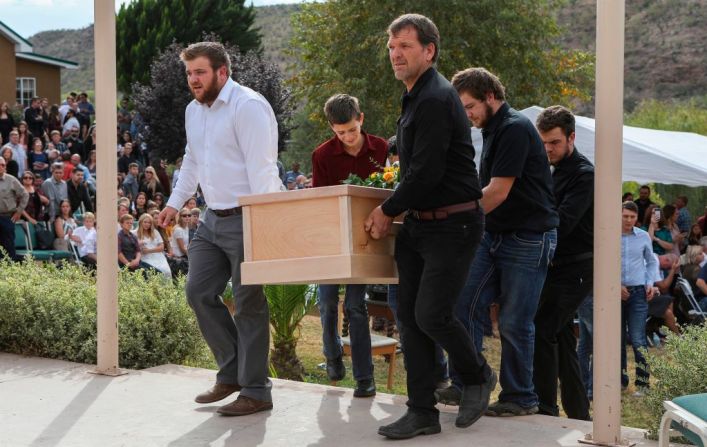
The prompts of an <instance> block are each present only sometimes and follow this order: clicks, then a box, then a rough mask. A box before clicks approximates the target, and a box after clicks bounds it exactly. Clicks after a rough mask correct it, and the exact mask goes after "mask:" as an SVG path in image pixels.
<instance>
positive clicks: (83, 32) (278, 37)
mask: <svg viewBox="0 0 707 447" xmlns="http://www.w3.org/2000/svg"><path fill="white" fill-rule="evenodd" d="M298 9H299V5H276V6H264V7H258V8H256V11H257V15H256V23H255V24H256V26H257V27H259V28H260V30H261V33H262V36H263V47H264V51H265V54H266V55H267V56H268V57H269V58H270V59H271V60H272V61H273V62H275V63H276V64H278V66H280V68H281V69H283V71H285V73H287V70H288V66H289V64H290V63H291V58H290V56H287V55H285V53H284V51H283V50H284V49H286V48H288V45H289V39H290V35H291V30H292V28H291V26H290V16H291V15H292V14H293V13H294V12H296V11H297V10H298ZM558 21H559V23H560V24H561V25H562V26H564V27H565V29H566V30H567V32H566V33H565V35H564V37H563V39H562V45H563V46H565V47H567V48H577V49H582V50H587V51H594V44H595V38H596V33H595V31H596V30H595V22H596V0H569V1H568V3H567V5H566V6H565V7H564V8H562V10H560V11H559V12H558ZM705 24H707V0H627V2H626V44H625V54H626V59H625V61H626V62H625V64H626V70H625V81H626V91H625V98H626V102H625V104H626V108H627V110H631V109H632V108H633V107H634V106H635V104H637V103H638V102H639V101H640V100H641V99H644V98H656V99H673V98H674V99H686V98H690V97H693V96H700V95H705V94H707V26H705ZM29 40H30V41H31V42H32V43H33V44H34V46H35V50H36V51H37V52H38V53H42V54H47V55H51V56H55V57H59V58H62V59H68V60H72V61H76V62H79V63H80V64H81V68H80V69H78V70H64V73H63V75H62V90H63V91H64V92H68V91H70V90H89V91H90V90H93V27H92V26H89V27H87V28H84V29H80V30H57V31H45V32H41V33H38V34H36V35H34V36H32V37H31V38H30V39H29Z"/></svg>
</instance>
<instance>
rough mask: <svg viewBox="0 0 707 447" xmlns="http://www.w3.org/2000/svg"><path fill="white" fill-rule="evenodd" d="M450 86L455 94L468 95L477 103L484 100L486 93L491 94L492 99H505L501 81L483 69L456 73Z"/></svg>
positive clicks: (478, 68)
mask: <svg viewBox="0 0 707 447" xmlns="http://www.w3.org/2000/svg"><path fill="white" fill-rule="evenodd" d="M452 85H453V86H454V88H455V89H456V90H457V93H468V94H470V95H471V96H473V97H474V98H476V99H478V100H479V101H483V100H485V99H486V95H487V94H488V93H493V96H494V98H496V99H498V100H499V101H505V99H506V89H505V87H503V84H501V80H500V79H498V76H496V75H495V74H493V73H491V72H490V71H488V70H487V69H485V68H483V67H474V68H467V69H466V70H462V71H459V72H457V74H455V75H454V77H453V78H452Z"/></svg>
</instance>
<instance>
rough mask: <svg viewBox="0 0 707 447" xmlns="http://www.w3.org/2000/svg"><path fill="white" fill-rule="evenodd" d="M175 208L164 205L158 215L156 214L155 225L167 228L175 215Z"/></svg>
mask: <svg viewBox="0 0 707 447" xmlns="http://www.w3.org/2000/svg"><path fill="white" fill-rule="evenodd" d="M177 212H178V211H177V209H176V208H172V207H171V206H166V207H164V209H163V210H162V211H161V212H160V214H159V216H157V225H159V226H160V227H162V228H167V225H168V224H169V223H170V222H171V221H172V219H174V216H176V215H177Z"/></svg>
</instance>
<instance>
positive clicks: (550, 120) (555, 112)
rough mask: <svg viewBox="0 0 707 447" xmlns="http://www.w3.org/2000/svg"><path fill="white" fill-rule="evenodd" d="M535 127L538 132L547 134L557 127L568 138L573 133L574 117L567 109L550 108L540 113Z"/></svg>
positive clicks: (560, 107)
mask: <svg viewBox="0 0 707 447" xmlns="http://www.w3.org/2000/svg"><path fill="white" fill-rule="evenodd" d="M535 125H536V126H537V128H538V130H539V131H540V132H549V131H551V130H552V129H554V128H556V127H559V128H560V129H562V133H564V134H565V136H566V137H568V138H569V136H570V135H572V134H573V133H574V129H575V126H574V115H572V112H570V111H569V109H567V108H565V107H562V106H550V107H548V108H546V109H545V110H543V111H542V112H540V115H538V118H537V120H535Z"/></svg>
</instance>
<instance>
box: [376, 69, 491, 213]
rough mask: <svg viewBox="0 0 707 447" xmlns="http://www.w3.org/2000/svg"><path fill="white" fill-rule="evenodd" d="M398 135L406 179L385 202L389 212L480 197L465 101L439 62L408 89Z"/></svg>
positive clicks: (427, 207) (386, 209)
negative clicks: (463, 101) (437, 66)
mask: <svg viewBox="0 0 707 447" xmlns="http://www.w3.org/2000/svg"><path fill="white" fill-rule="evenodd" d="M396 137H397V147H398V153H399V155H400V174H401V181H400V184H399V185H398V188H397V189H396V190H395V193H393V195H392V196H391V197H390V198H388V200H386V201H385V202H384V203H383V206H382V209H383V213H385V214H386V215H387V216H391V217H392V216H397V215H398V214H400V213H402V212H403V211H406V210H408V209H413V210H431V209H435V208H439V207H442V206H447V205H454V204H457V203H464V202H470V201H472V200H478V199H480V198H481V187H480V186H479V177H478V174H477V171H476V164H475V163H474V146H473V145H472V144H471V132H469V121H468V119H467V117H466V114H465V113H464V107H463V106H462V103H461V101H460V100H459V95H458V94H457V92H456V90H455V89H454V87H452V84H450V83H449V81H447V80H446V79H445V78H444V76H442V75H441V74H439V73H438V72H437V70H435V69H434V68H429V69H428V70H427V71H426V72H425V73H423V74H422V76H420V78H419V79H418V80H417V82H415V85H414V86H413V88H412V90H410V91H409V92H406V93H405V94H403V97H402V110H401V114H400V118H398V130H397V133H396Z"/></svg>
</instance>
